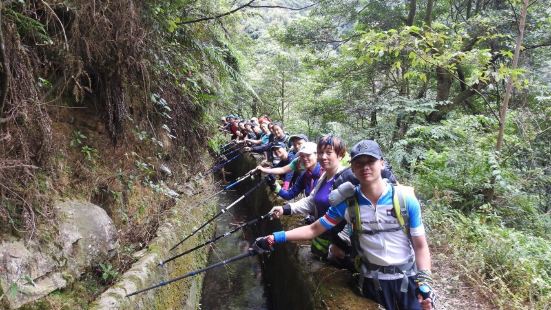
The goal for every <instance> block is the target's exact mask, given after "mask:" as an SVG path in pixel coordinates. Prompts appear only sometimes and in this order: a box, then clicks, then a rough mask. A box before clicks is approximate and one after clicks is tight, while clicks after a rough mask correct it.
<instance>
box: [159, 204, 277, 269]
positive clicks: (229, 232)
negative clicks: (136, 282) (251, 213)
mask: <svg viewBox="0 0 551 310" xmlns="http://www.w3.org/2000/svg"><path fill="white" fill-rule="evenodd" d="M271 217H272V212H270V213H267V214H264V215H262V216H260V217H257V218H255V219H252V220H250V221H248V222H246V223H243V224H241V225H239V226H237V227H235V228H234V229H232V230H230V231H228V232H225V233H223V234H222V235H219V236H215V237H214V238H212V239H210V240H209V241H206V242H204V243H202V244H200V245H198V246H196V247H194V248H191V249H189V250H186V251H184V252H182V253H180V254H178V255H174V256H172V257H171V258H169V259H167V260H165V261H161V262H160V263H159V266H161V267H162V266H163V265H164V264H166V263H168V262H170V261H173V260H175V259H177V258H178V257H182V256H184V255H186V254H189V253H191V252H193V251H195V250H198V249H200V248H202V247H204V246H207V245H209V244H211V243H214V242H216V241H218V240H220V239H222V238H225V237H227V236H229V235H232V234H234V233H235V232H237V231H239V230H241V229H243V228H245V227H247V226H251V225H254V224H256V223H257V222H258V221H261V220H263V219H265V218H271Z"/></svg>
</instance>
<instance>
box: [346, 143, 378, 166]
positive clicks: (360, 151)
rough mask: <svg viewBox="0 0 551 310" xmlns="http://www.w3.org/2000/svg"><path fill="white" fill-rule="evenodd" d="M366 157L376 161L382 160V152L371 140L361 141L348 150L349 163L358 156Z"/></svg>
mask: <svg viewBox="0 0 551 310" xmlns="http://www.w3.org/2000/svg"><path fill="white" fill-rule="evenodd" d="M362 155H367V156H372V157H375V158H377V159H381V158H383V152H382V151H381V147H380V146H379V144H378V143H377V142H375V141H373V140H362V141H360V142H358V143H356V144H355V145H354V146H353V147H352V148H351V149H350V161H353V160H354V159H356V158H357V157H358V156H362Z"/></svg>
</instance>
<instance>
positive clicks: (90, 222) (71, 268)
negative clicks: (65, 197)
mask: <svg viewBox="0 0 551 310" xmlns="http://www.w3.org/2000/svg"><path fill="white" fill-rule="evenodd" d="M55 209H56V212H57V214H58V219H59V221H60V224H59V243H60V245H61V248H62V253H63V256H64V257H65V258H67V260H66V263H67V265H66V267H67V271H68V272H69V273H70V274H72V275H73V276H75V277H77V278H78V277H79V276H80V275H81V274H82V273H83V272H84V269H85V268H86V267H88V266H93V265H96V264H98V263H100V262H102V261H104V260H106V259H109V258H110V257H112V255H114V254H115V250H116V249H117V247H118V243H117V229H116V228H115V225H114V224H113V221H112V220H111V218H110V217H109V216H108V215H107V213H106V212H105V210H104V209H102V208H100V207H98V206H96V205H94V204H92V203H89V202H82V201H66V202H62V203H59V204H57V205H56V208H55Z"/></svg>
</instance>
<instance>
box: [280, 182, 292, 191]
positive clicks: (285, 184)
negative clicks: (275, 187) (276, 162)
mask: <svg viewBox="0 0 551 310" xmlns="http://www.w3.org/2000/svg"><path fill="white" fill-rule="evenodd" d="M290 184H291V182H289V181H285V182H283V187H282V188H283V189H284V190H286V191H287V190H289V185H290Z"/></svg>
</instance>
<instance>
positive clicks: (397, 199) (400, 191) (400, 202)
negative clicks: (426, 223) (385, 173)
mask: <svg viewBox="0 0 551 310" xmlns="http://www.w3.org/2000/svg"><path fill="white" fill-rule="evenodd" d="M391 186H392V205H393V207H394V212H395V213H396V217H397V218H398V223H399V224H400V226H401V227H402V230H403V231H404V233H405V234H406V235H407V236H408V238H411V235H410V233H409V213H408V207H407V203H406V193H407V192H413V188H412V187H410V186H404V185H391Z"/></svg>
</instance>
